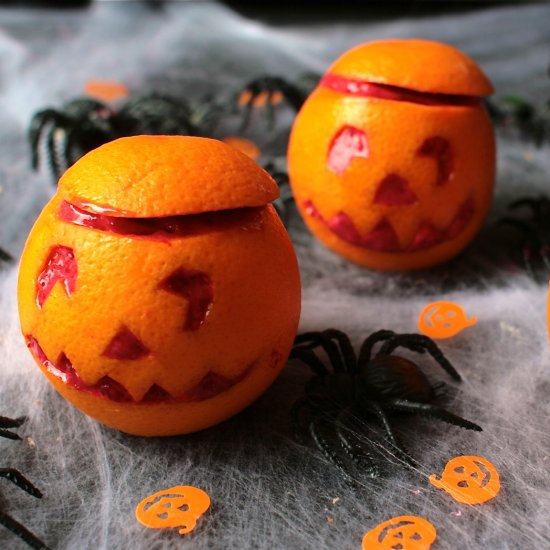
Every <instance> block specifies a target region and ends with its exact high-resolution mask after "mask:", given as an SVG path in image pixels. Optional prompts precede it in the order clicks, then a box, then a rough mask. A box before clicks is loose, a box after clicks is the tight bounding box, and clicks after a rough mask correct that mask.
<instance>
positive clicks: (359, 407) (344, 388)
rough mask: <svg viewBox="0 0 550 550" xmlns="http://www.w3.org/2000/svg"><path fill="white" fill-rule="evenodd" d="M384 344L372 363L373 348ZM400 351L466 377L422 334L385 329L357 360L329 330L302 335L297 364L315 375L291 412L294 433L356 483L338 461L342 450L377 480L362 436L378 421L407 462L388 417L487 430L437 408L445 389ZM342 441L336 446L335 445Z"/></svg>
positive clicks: (344, 341) (368, 340)
mask: <svg viewBox="0 0 550 550" xmlns="http://www.w3.org/2000/svg"><path fill="white" fill-rule="evenodd" d="M379 343H381V344H382V345H381V346H380V348H379V350H378V352H377V353H376V354H375V355H374V356H373V348H374V346H376V345H377V344H379ZM397 347H405V348H408V349H409V350H412V351H414V352H417V353H425V352H427V353H429V354H430V355H431V356H432V357H433V358H434V359H435V360H436V362H437V363H438V364H439V365H440V366H441V367H442V368H443V369H444V370H445V371H446V372H447V373H448V374H449V375H450V376H451V377H452V378H454V379H455V380H457V381H459V380H460V375H459V374H458V372H457V371H456V370H455V368H454V367H453V366H452V365H451V364H450V363H449V361H448V360H447V359H446V357H445V356H444V355H443V353H442V352H441V350H440V349H439V348H438V347H437V345H436V344H435V343H434V342H433V341H432V340H431V339H430V338H428V337H427V336H423V335H420V334H396V333H394V332H392V331H389V330H380V331H378V332H375V333H373V334H372V335H370V336H369V337H368V338H366V339H365V340H364V342H363V344H362V346H361V349H360V352H359V355H358V356H356V354H355V351H354V349H353V347H352V345H351V342H350V340H349V338H348V337H347V336H346V335H345V334H344V333H343V332H341V331H338V330H335V329H328V330H325V331H323V332H310V333H305V334H301V335H299V336H297V338H296V340H295V345H294V348H293V350H292V353H291V357H292V358H295V359H299V360H301V361H303V362H304V363H306V364H307V365H308V366H309V367H310V368H311V369H312V370H313V372H314V376H313V377H312V378H311V379H310V381H309V382H308V384H307V385H306V390H305V396H304V397H303V398H301V399H299V400H298V401H297V402H296V403H295V404H294V406H293V408H292V413H291V414H292V423H293V428H294V431H295V434H296V435H297V436H298V437H299V438H300V439H303V435H304V433H305V432H309V435H310V436H311V437H312V439H313V441H314V442H315V444H316V446H317V447H318V448H319V449H320V450H321V451H322V452H323V454H324V455H325V457H326V458H328V459H329V460H330V461H331V462H332V463H334V465H335V466H336V467H337V468H338V469H339V470H340V471H341V472H342V474H343V475H344V477H345V478H346V479H347V480H348V481H351V480H352V478H351V476H350V474H349V472H348V468H347V466H346V464H345V462H344V460H342V458H341V457H340V455H339V452H338V451H339V448H340V447H341V448H342V449H343V450H344V451H345V452H346V453H347V455H348V456H349V457H350V458H351V459H352V460H353V461H354V462H356V463H357V464H360V465H361V467H363V468H364V471H365V472H366V473H367V474H368V475H370V476H371V477H377V476H378V475H379V469H378V466H377V464H376V463H375V462H374V460H373V458H372V457H371V456H370V455H369V454H368V452H366V451H365V449H364V446H363V445H362V444H361V441H360V438H359V437H358V436H357V434H358V429H357V426H359V425H360V424H361V423H363V424H364V423H365V422H368V421H369V420H371V419H373V418H374V419H375V420H377V421H378V422H379V424H380V425H381V426H382V428H383V429H384V432H385V435H386V438H387V439H388V441H389V443H390V445H391V447H392V450H393V451H394V452H395V454H396V455H397V456H398V457H399V458H400V459H401V460H402V461H403V462H405V463H407V464H409V465H414V464H415V462H414V460H413V458H412V457H411V456H410V455H409V453H408V452H407V451H406V450H405V448H404V447H403V445H402V444H401V443H400V441H399V438H398V437H397V435H396V434H395V433H394V430H393V427H392V424H391V421H390V414H392V413H408V414H419V415H423V416H430V417H433V418H437V419H439V420H443V421H445V422H448V423H450V424H454V425H455V426H460V427H463V428H467V429H471V430H476V431H480V430H481V428H480V427H479V426H478V425H477V424H474V423H473V422H470V421H469V420H466V419H464V418H461V417H460V416H457V415H455V414H453V413H451V412H449V411H447V410H446V409H443V408H442V407H440V406H438V405H437V404H435V403H433V401H434V400H435V399H436V397H437V393H438V389H440V387H441V384H436V385H432V384H431V383H430V382H429V380H428V378H427V377H426V375H425V374H424V373H423V372H422V370H421V369H420V367H419V366H418V365H417V364H416V363H414V362H413V361H411V360H410V359H407V358H405V357H401V356H399V355H395V354H394V353H393V351H394V350H395V349H396V348H397ZM317 348H320V349H322V350H323V351H324V352H325V353H326V355H327V356H328V358H329V360H330V366H331V368H332V370H329V368H327V367H326V366H325V364H324V363H323V362H322V361H321V359H320V358H319V357H318V355H317V354H316V353H315V350H316V349H317ZM335 438H336V440H337V444H334V442H333V440H334V439H335Z"/></svg>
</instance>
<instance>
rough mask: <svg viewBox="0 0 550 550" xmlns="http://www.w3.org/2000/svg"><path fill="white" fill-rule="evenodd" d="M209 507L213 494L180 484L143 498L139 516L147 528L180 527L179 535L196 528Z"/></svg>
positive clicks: (139, 507)
mask: <svg viewBox="0 0 550 550" xmlns="http://www.w3.org/2000/svg"><path fill="white" fill-rule="evenodd" d="M208 508H210V497H209V496H208V494H207V493H205V492H204V491H202V490H201V489H197V488H196V487H191V486H186V485H178V486H176V487H171V488H170V489H165V490H164V491H158V492H157V493H155V494H154V495H151V496H149V497H147V498H144V499H143V500H142V501H141V502H140V503H139V504H138V506H137V508H136V518H137V520H138V521H139V522H140V523H141V524H142V525H145V527H150V528H151V529H167V528H169V527H180V529H179V533H180V535H185V534H186V533H189V532H190V531H192V530H193V529H194V528H195V525H196V524H197V519H198V518H199V517H201V516H202V515H203V514H204V513H205V512H206V511H207V510H208Z"/></svg>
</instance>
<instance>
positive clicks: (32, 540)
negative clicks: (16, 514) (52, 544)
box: [0, 511, 49, 550]
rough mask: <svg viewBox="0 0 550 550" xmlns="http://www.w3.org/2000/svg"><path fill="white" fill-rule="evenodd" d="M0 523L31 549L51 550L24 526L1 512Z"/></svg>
mask: <svg viewBox="0 0 550 550" xmlns="http://www.w3.org/2000/svg"><path fill="white" fill-rule="evenodd" d="M0 523H1V524H2V525H3V526H4V527H5V528H6V529H8V530H9V531H11V532H12V533H13V534H14V535H16V536H18V537H19V538H20V539H21V540H23V541H25V542H26V543H27V544H28V545H29V546H30V547H31V548H34V549H35V550H49V547H48V546H46V545H45V544H44V543H43V542H42V541H41V540H40V539H39V538H37V537H36V536H35V535H33V534H32V533H31V532H30V531H29V530H28V529H27V528H26V527H25V526H24V525H22V524H21V523H19V522H18V521H16V520H15V519H13V518H12V517H11V516H9V515H8V514H6V513H5V512H2V511H0Z"/></svg>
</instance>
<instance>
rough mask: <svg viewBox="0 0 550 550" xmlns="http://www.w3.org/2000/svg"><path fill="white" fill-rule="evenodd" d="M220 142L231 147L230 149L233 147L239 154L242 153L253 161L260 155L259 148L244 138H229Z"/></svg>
mask: <svg viewBox="0 0 550 550" xmlns="http://www.w3.org/2000/svg"><path fill="white" fill-rule="evenodd" d="M222 141H223V142H224V143H227V145H231V147H234V148H235V149H237V150H239V151H240V152H241V153H244V154H245V155H246V156H248V157H250V158H251V159H254V160H256V159H257V158H258V157H259V156H260V155H261V154H262V151H261V150H260V148H259V147H258V146H257V145H256V144H255V143H254V142H253V141H250V140H249V139H246V138H241V137H237V136H229V137H226V138H224V139H222Z"/></svg>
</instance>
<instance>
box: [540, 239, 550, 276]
mask: <svg viewBox="0 0 550 550" xmlns="http://www.w3.org/2000/svg"><path fill="white" fill-rule="evenodd" d="M540 257H541V260H542V263H543V264H544V267H546V269H548V270H550V245H548V244H545V245H543V246H541V247H540Z"/></svg>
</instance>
